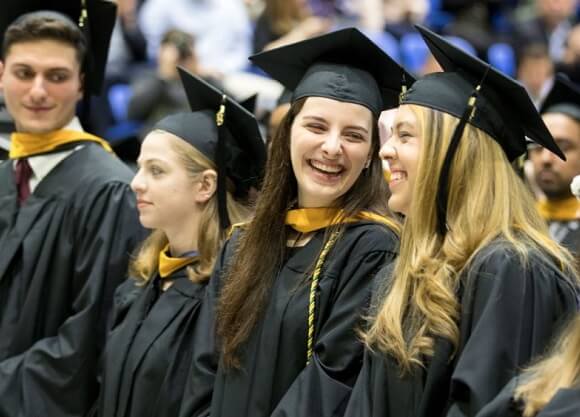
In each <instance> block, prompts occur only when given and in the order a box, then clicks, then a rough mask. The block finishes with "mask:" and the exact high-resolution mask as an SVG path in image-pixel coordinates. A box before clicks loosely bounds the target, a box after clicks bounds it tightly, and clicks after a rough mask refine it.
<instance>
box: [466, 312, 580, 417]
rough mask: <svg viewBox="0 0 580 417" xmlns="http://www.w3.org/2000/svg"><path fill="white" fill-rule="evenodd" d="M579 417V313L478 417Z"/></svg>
mask: <svg viewBox="0 0 580 417" xmlns="http://www.w3.org/2000/svg"><path fill="white" fill-rule="evenodd" d="M577 416H580V316H578V315H577V316H576V317H575V318H574V320H572V322H571V323H570V325H569V326H567V327H566V328H565V329H564V331H563V332H562V335H561V336H560V338H559V339H558V341H557V343H556V344H555V345H554V347H553V348H552V351H551V352H550V354H548V355H546V357H545V358H543V359H542V360H540V361H538V362H537V363H536V364H534V365H533V366H531V367H529V368H528V369H527V370H525V372H523V373H522V374H521V375H519V376H518V377H516V378H514V379H513V380H512V381H510V383H509V384H507V385H506V386H505V388H504V389H503V390H502V391H501V392H500V393H499V395H498V396H497V397H496V398H495V399H494V400H493V401H492V402H491V403H489V404H488V405H487V406H485V407H484V408H483V410H481V412H480V413H478V414H477V417H577Z"/></svg>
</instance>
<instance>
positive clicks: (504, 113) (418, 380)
mask: <svg viewBox="0 0 580 417" xmlns="http://www.w3.org/2000/svg"><path fill="white" fill-rule="evenodd" d="M418 29H419V31H420V33H421V34H422V35H423V38H424V39H425V41H426V43H427V45H428V46H429V49H430V50H431V52H432V53H433V55H434V57H435V58H436V59H437V61H438V62H439V64H441V66H442V67H443V69H444V72H442V73H433V74H429V75H427V76H425V77H424V78H421V79H419V80H417V81H416V82H415V83H414V84H413V85H412V86H411V88H410V89H409V90H408V91H407V92H406V93H404V94H403V95H402V98H401V105H400V107H399V108H398V110H397V114H396V116H395V119H394V120H393V133H392V136H391V137H390V138H389V139H388V140H387V141H386V143H385V144H384V145H383V147H382V148H381V157H383V158H384V159H386V161H387V162H388V165H389V169H390V172H391V179H390V182H389V187H390V189H391V193H392V195H391V197H390V198H389V207H391V209H393V210H394V211H396V212H399V213H402V214H404V215H405V222H404V225H403V231H402V235H401V249H400V252H399V257H398V258H397V260H396V261H395V263H394V264H393V266H392V268H390V269H388V270H383V271H381V274H380V279H381V280H382V281H381V284H380V285H378V286H377V289H376V291H375V294H374V297H375V298H374V301H373V303H372V308H371V310H372V311H371V314H370V319H369V323H368V329H367V331H366V332H365V334H364V340H365V342H366V345H367V350H366V351H365V357H364V364H363V368H362V370H361V373H360V375H359V378H358V380H357V383H356V385H355V387H354V389H353V393H352V396H351V398H350V402H349V404H348V407H347V411H346V414H345V415H346V416H349V417H354V416H357V417H404V416H409V417H432V416H457V417H458V416H474V415H475V414H476V413H477V412H478V411H479V410H480V409H481V408H482V407H483V406H484V405H485V404H487V403H488V402H490V401H491V400H492V399H493V398H494V397H495V395H497V393H498V392H499V391H500V390H501V389H502V388H503V386H504V385H505V384H506V383H507V382H508V381H509V380H510V379H511V377H513V376H514V375H515V374H516V372H517V371H518V370H519V368H520V367H521V366H523V365H525V364H527V363H528V362H529V361H530V360H531V359H532V358H534V357H535V356H536V355H538V354H541V353H543V352H544V349H545V348H546V346H547V345H548V343H549V341H550V339H551V338H552V336H553V334H555V332H556V331H557V330H558V329H559V326H560V324H561V322H562V321H563V320H565V319H567V318H569V317H570V315H571V314H573V313H574V312H575V311H576V292H575V283H576V282H577V278H576V277H575V276H574V274H573V272H572V268H573V266H572V257H571V255H570V254H569V252H567V251H566V250H564V249H563V248H561V247H560V246H559V245H557V244H556V243H555V242H554V241H553V240H551V239H550V237H549V235H548V231H547V228H546V226H545V224H544V223H543V220H542V219H541V217H540V216H539V214H538V213H537V212H536V210H535V207H534V202H533V197H532V196H531V194H530V193H529V191H528V190H527V188H526V187H525V186H524V184H523V183H522V181H521V180H520V178H519V177H518V176H517V174H516V172H515V170H514V169H513V168H512V166H511V164H510V161H512V160H514V159H515V158H516V157H518V156H519V155H521V154H523V153H524V152H525V150H526V137H529V138H530V139H531V140H533V141H535V142H536V143H538V144H540V145H541V146H544V147H546V148H547V149H550V150H551V151H552V152H554V153H555V154H557V155H558V156H559V157H563V154H562V152H561V151H560V149H559V148H558V147H557V145H556V144H555V143H554V140H553V138H552V136H551V135H550V133H549V132H548V130H547V128H546V126H545V125H544V123H543V122H542V119H541V118H540V116H539V114H538V113H537V111H536V110H535V108H534V106H533V104H532V102H531V101H530V99H529V97H528V95H527V93H526V91H525V90H524V89H523V87H522V86H521V85H520V84H519V83H517V82H515V81H513V80H512V79H509V78H507V77H506V76H504V75H502V74H501V73H499V72H498V71H496V70H494V69H493V68H490V67H489V65H488V64H486V63H484V62H483V61H480V60H479V59H477V58H475V57H472V56H470V55H467V54H466V53H464V52H463V51H461V50H460V49H458V48H456V47H454V46H453V45H451V44H450V43H449V42H447V41H446V40H444V39H443V38H442V37H440V36H439V35H436V34H434V33H433V32H431V31H429V30H427V29H425V28H422V27H419V28H418Z"/></svg>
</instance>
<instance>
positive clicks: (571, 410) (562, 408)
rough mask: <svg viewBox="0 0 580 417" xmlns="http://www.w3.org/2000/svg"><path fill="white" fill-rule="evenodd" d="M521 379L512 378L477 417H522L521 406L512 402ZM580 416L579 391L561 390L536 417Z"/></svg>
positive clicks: (517, 402) (571, 389) (575, 389)
mask: <svg viewBox="0 0 580 417" xmlns="http://www.w3.org/2000/svg"><path fill="white" fill-rule="evenodd" d="M518 383H521V379H518V378H514V379H513V380H511V381H510V382H509V384H507V385H506V386H505V388H504V389H503V390H502V391H501V392H500V393H499V395H498V396H497V397H495V398H494V399H493V401H492V402H490V403H489V404H487V405H486V406H485V407H484V408H483V409H482V410H481V411H480V412H479V413H478V414H477V417H522V415H523V411H522V410H523V406H522V404H520V402H519V401H515V400H514V398H513V397H514V391H515V389H516V387H517V384H518ZM578 416H580V390H579V389H578V388H561V389H559V390H557V391H556V393H555V394H554V396H553V397H552V399H551V400H550V401H549V402H548V404H546V406H545V407H544V408H543V409H542V410H540V412H539V413H538V414H537V415H536V417H578Z"/></svg>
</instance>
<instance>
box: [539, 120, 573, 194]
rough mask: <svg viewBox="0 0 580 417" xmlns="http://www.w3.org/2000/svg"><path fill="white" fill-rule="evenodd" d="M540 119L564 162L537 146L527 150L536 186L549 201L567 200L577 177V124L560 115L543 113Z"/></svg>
mask: <svg viewBox="0 0 580 417" xmlns="http://www.w3.org/2000/svg"><path fill="white" fill-rule="evenodd" d="M542 118H543V119H544V122H545V123H546V126H547V127H548V130H549V131H550V133H551V134H552V136H553V137H554V139H555V140H556V143H557V144H558V146H559V147H560V149H562V151H563V152H564V154H565V155H566V159H567V160H566V161H565V162H564V161H562V160H561V159H560V158H558V157H557V156H556V155H554V154H553V153H551V152H550V151H549V150H547V149H544V148H542V147H539V146H538V147H536V148H534V149H532V150H530V160H531V161H532V164H533V166H534V175H535V178H536V182H537V184H538V186H539V187H540V189H541V190H542V191H543V192H544V194H546V197H548V198H549V199H552V200H558V199H562V198H567V197H570V195H571V193H570V183H571V182H572V179H573V178H574V177H575V176H576V175H580V123H578V122H577V121H576V120H574V119H572V118H571V117H569V116H566V115H565V114H562V113H547V114H544V115H543V116H542Z"/></svg>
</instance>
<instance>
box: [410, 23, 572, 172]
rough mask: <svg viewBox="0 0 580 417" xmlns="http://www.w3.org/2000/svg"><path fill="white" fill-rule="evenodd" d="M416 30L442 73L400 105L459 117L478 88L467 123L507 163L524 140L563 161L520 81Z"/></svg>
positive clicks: (423, 82)
mask: <svg viewBox="0 0 580 417" xmlns="http://www.w3.org/2000/svg"><path fill="white" fill-rule="evenodd" d="M416 27H417V29H418V30H419V32H420V33H421V35H422V36H423V38H424V39H425V42H426V43H427V46H428V47H429V49H430V51H431V53H432V54H433V56H434V57H435V59H436V60H437V62H438V63H439V64H440V65H441V67H442V68H443V70H444V72H439V73H432V74H428V75H426V76H425V77H423V78H421V79H419V80H417V81H416V82H415V83H414V84H413V85H412V86H411V88H410V89H409V90H408V91H407V93H406V94H405V95H404V97H403V98H402V101H401V104H419V105H423V106H426V107H431V108H433V109H436V110H439V111H442V112H445V113H449V114H452V115H453V116H456V117H458V118H461V117H462V115H463V114H464V112H465V110H466V108H467V107H468V101H469V100H470V97H471V96H472V95H474V90H475V88H476V87H477V86H478V85H480V84H481V87H480V90H479V91H478V92H477V93H476V100H475V110H473V112H472V113H471V112H470V113H471V114H470V116H471V117H470V118H469V121H468V123H470V124H472V125H473V126H476V127H478V128H479V129H481V130H483V131H485V132H486V133H488V134H489V135H490V136H491V137H492V138H493V139H494V140H496V141H497V142H498V143H499V144H500V145H501V147H502V148H503V150H504V151H505V153H506V155H507V157H508V159H509V160H510V161H513V160H515V159H516V158H517V157H518V156H520V155H522V154H524V153H525V151H526V137H527V138H529V139H531V140H532V141H534V142H536V143H538V144H540V145H542V146H544V147H545V148H548V149H549V150H550V151H552V152H553V153H555V154H556V155H558V156H559V157H560V158H562V159H563V158H564V154H563V153H562V151H561V150H560V149H559V148H558V146H557V145H556V143H555V142H554V139H553V138H552V135H551V134H550V132H549V131H548V128H547V127H546V125H545V124H544V122H543V121H542V118H541V117H540V115H539V113H538V111H537V109H536V108H535V106H534V103H533V102H532V100H531V99H530V96H529V95H528V93H527V91H526V89H525V88H524V87H523V86H522V85H521V84H520V83H519V82H517V81H516V80H514V79H512V78H510V77H508V76H506V75H504V74H502V73H501V72H499V71H497V70H496V69H494V68H492V67H491V66H490V65H489V64H487V63H486V62H484V61H482V60H480V59H479V58H477V57H475V56H472V55H470V54H468V53H466V52H464V51H462V50H461V49H460V48H458V47H456V46H454V45H453V44H452V43H450V42H449V41H447V40H446V39H444V38H443V37H442V36H440V35H437V34H436V33H434V32H432V31H430V30H429V29H426V28H425V27H422V26H419V25H417V26H416Z"/></svg>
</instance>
